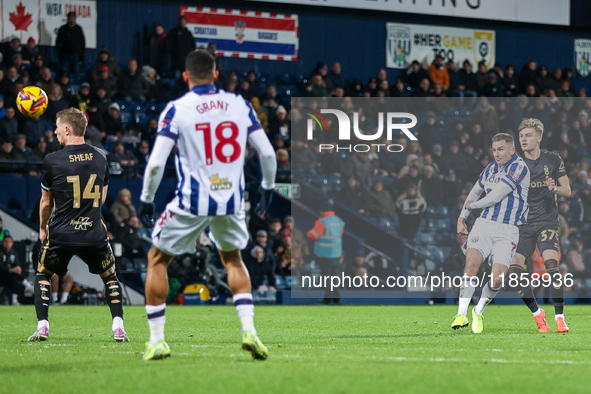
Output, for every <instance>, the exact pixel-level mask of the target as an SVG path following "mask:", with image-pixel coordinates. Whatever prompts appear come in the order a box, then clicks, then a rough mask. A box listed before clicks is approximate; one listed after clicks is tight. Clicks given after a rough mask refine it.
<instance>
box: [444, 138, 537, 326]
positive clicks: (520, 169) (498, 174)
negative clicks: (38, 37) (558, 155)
mask: <svg viewBox="0 0 591 394" xmlns="http://www.w3.org/2000/svg"><path fill="white" fill-rule="evenodd" d="M492 150H493V155H494V158H495V162H494V163H490V164H489V165H488V166H487V167H486V168H485V169H484V171H482V173H481V174H480V177H479V178H478V182H476V184H475V185H474V187H473V188H472V190H471V191H470V194H469V195H468V197H467V198H466V203H465V205H464V209H463V210H462V212H461V214H460V217H459V218H458V226H457V231H458V234H461V235H462V236H464V237H468V241H467V243H468V244H467V248H468V250H467V253H466V266H465V268H464V280H463V282H462V287H461V288H460V300H459V306H458V314H457V315H456V316H455V318H454V321H453V323H452V326H451V327H452V328H453V329H454V330H457V329H459V328H464V327H467V326H468V324H469V322H468V317H467V315H468V306H469V305H470V300H471V299H472V296H473V295H474V291H475V287H476V286H477V284H478V280H479V278H478V277H476V274H477V273H478V270H479V268H480V265H481V264H482V262H483V261H484V260H486V259H487V258H489V257H490V258H491V259H492V273H491V275H492V277H491V279H492V283H491V281H490V280H489V281H488V282H487V283H486V285H484V287H483V289H482V296H481V297H480V300H479V301H478V304H477V305H476V307H475V308H474V309H472V331H473V332H475V333H481V332H482V330H483V328H484V325H483V316H482V313H483V312H484V308H485V307H486V305H487V304H488V303H489V302H490V301H491V300H492V299H493V298H494V297H495V295H496V294H497V292H498V291H499V289H500V288H501V286H502V284H503V277H504V276H505V274H506V273H507V270H508V269H509V265H510V264H511V260H512V259H513V256H514V255H515V249H516V248H517V244H518V243H519V230H518V228H517V226H521V225H523V224H525V223H526V221H527V214H528V211H529V205H528V203H527V193H528V190H529V182H530V174H529V169H528V168H527V166H526V165H525V162H524V161H523V159H522V158H521V157H519V156H517V154H516V153H515V143H514V140H513V137H512V136H511V135H509V134H505V133H500V134H497V135H495V136H494V137H493V138H492ZM482 192H486V197H484V198H482V199H480V200H479V198H480V195H481V194H482ZM480 208H482V209H483V210H482V214H481V215H480V217H479V218H478V219H476V222H475V223H474V227H473V228H472V231H471V232H470V233H469V234H468V228H467V227H466V218H467V217H468V215H470V211H472V210H473V209H480Z"/></svg>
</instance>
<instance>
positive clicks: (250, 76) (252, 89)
mask: <svg viewBox="0 0 591 394" xmlns="http://www.w3.org/2000/svg"><path fill="white" fill-rule="evenodd" d="M246 80H247V81H248V94H249V95H250V96H251V98H252V97H255V96H256V97H258V96H260V95H261V84H260V82H259V81H258V80H257V75H256V74H255V72H254V71H252V70H251V71H249V72H248V73H247V74H246Z"/></svg>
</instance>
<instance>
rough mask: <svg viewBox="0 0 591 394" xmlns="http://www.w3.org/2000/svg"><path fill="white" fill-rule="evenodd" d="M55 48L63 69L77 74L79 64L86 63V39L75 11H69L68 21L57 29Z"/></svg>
mask: <svg viewBox="0 0 591 394" xmlns="http://www.w3.org/2000/svg"><path fill="white" fill-rule="evenodd" d="M55 50H56V52H57V57H58V59H59V62H60V63H61V66H62V71H68V72H70V73H75V74H77V73H78V65H79V64H82V63H84V52H85V50H86V39H85V38H84V32H83V31H82V28H81V27H80V25H77V24H76V13H75V12H68V22H67V23H66V24H65V25H63V26H62V27H60V28H59V30H58V31H57V38H56V40H55ZM66 65H67V66H68V67H66Z"/></svg>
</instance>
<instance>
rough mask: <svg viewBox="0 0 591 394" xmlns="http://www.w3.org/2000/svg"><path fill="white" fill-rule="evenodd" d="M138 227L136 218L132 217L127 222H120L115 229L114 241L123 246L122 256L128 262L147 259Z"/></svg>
mask: <svg viewBox="0 0 591 394" xmlns="http://www.w3.org/2000/svg"><path fill="white" fill-rule="evenodd" d="M113 205H114V203H113ZM140 227H141V224H140V221H139V219H138V218H137V216H133V217H131V218H130V219H129V220H125V221H123V222H121V223H120V224H119V227H118V229H117V234H116V239H117V241H118V242H120V243H121V245H122V246H123V255H124V256H125V257H126V258H128V259H129V260H133V259H145V258H146V257H147V255H146V252H145V251H144V249H143V243H144V240H143V237H142V234H141V233H140V231H139V228H140Z"/></svg>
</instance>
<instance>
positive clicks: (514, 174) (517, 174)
mask: <svg viewBox="0 0 591 394" xmlns="http://www.w3.org/2000/svg"><path fill="white" fill-rule="evenodd" d="M509 177H510V178H511V179H513V180H514V181H515V182H520V181H521V180H522V179H523V178H524V177H525V171H523V164H520V165H519V166H518V167H517V169H516V170H509Z"/></svg>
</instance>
